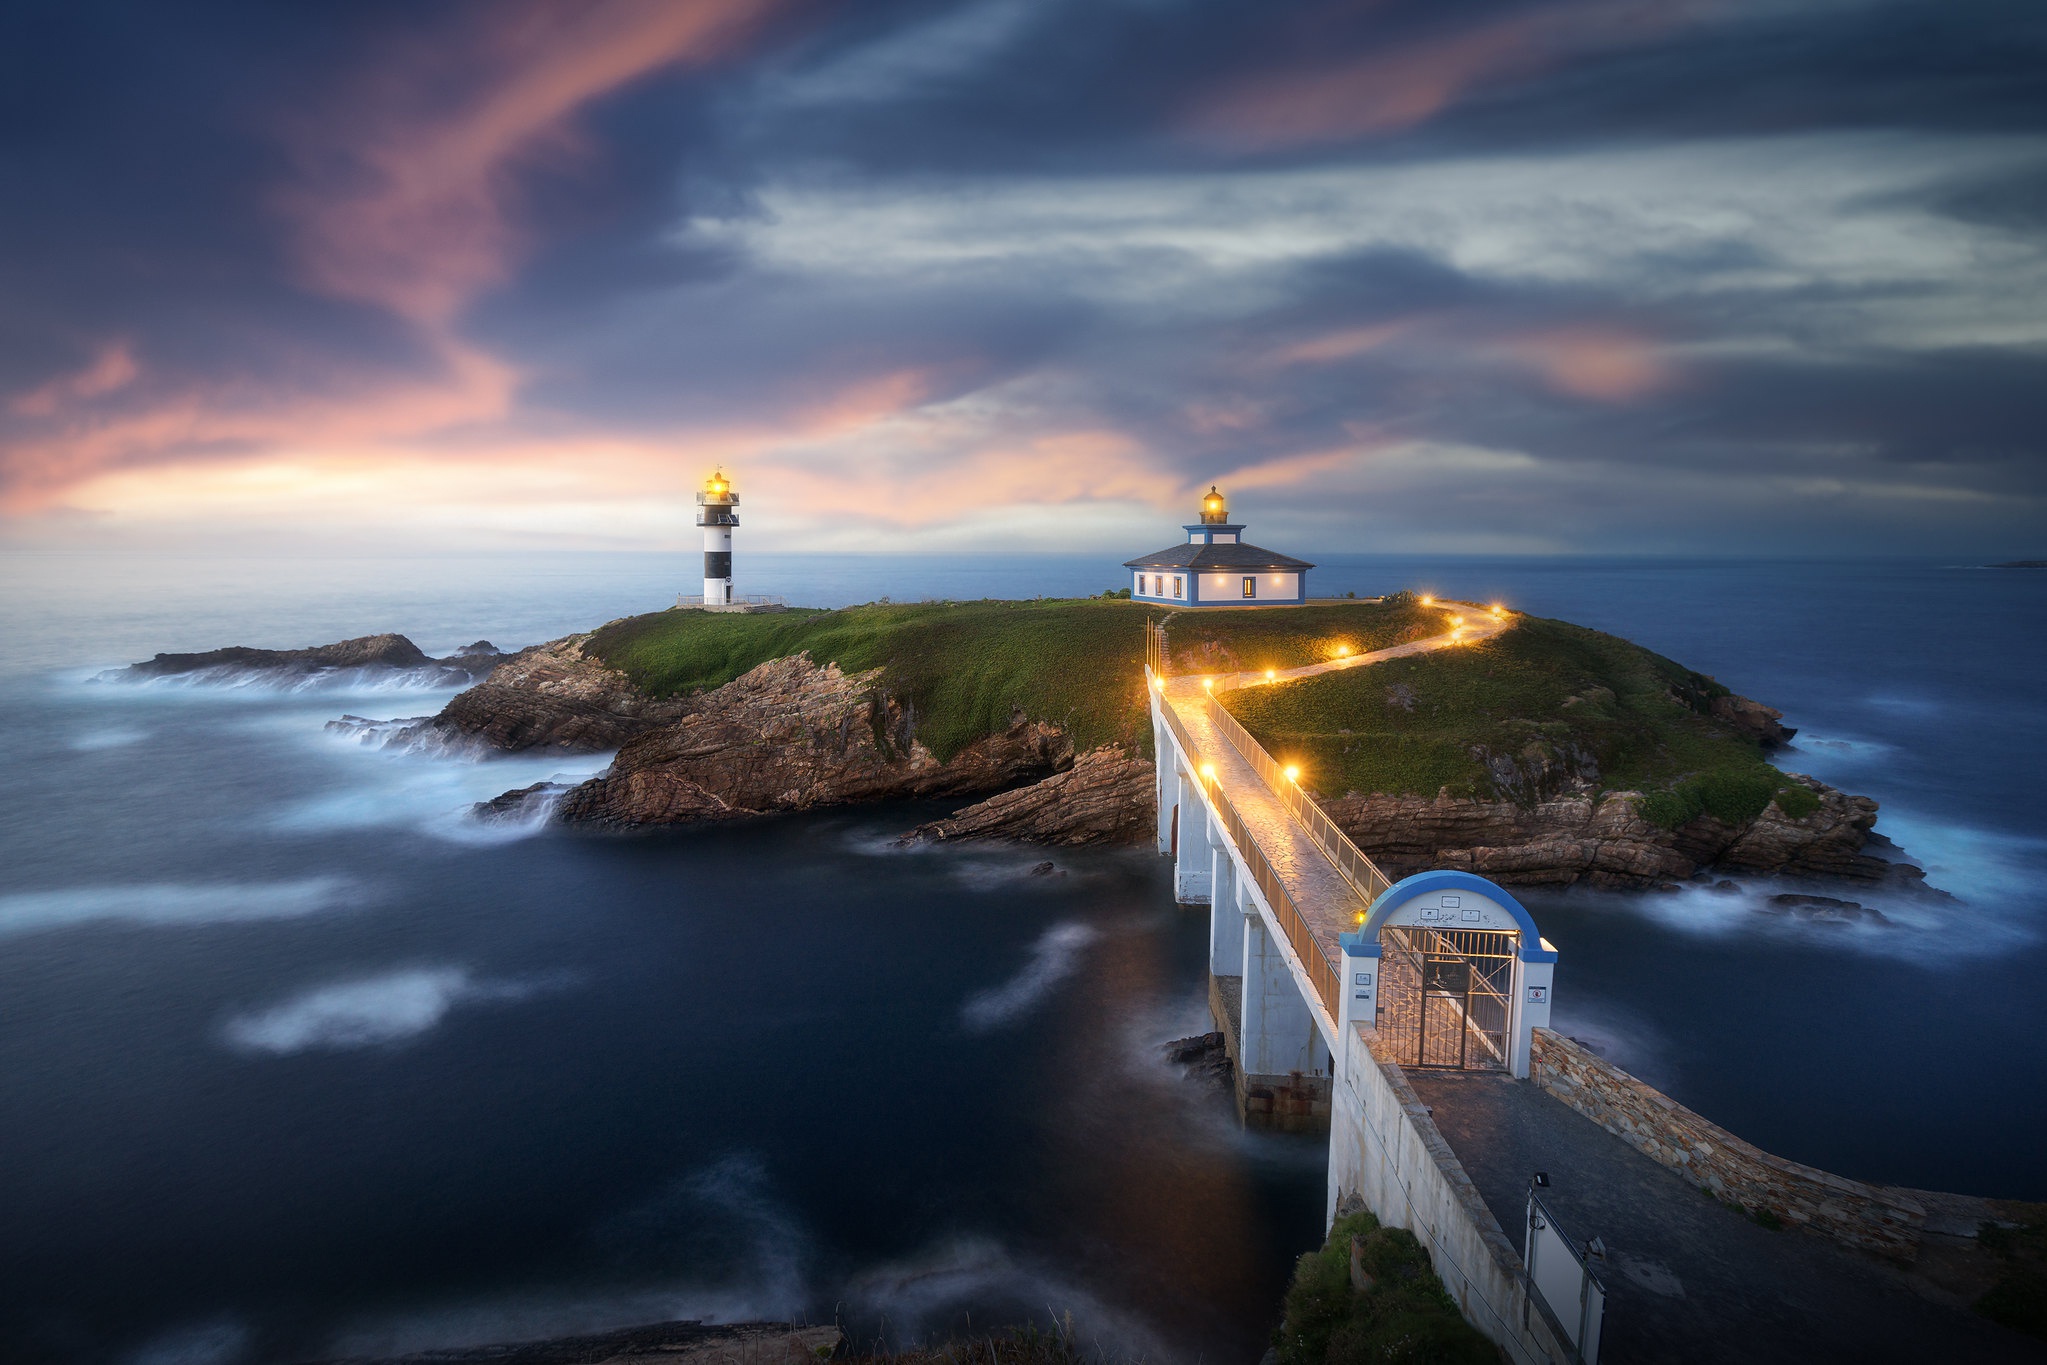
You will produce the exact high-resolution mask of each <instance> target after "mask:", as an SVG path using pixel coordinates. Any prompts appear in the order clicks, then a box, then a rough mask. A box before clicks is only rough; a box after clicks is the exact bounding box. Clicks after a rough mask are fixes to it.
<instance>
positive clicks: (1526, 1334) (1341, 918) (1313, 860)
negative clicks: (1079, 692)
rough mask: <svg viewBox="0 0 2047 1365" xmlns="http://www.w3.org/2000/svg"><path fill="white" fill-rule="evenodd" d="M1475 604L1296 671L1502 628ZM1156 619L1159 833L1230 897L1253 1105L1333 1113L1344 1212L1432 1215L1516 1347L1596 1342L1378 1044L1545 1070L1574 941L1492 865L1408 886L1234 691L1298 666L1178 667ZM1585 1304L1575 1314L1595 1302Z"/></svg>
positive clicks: (1232, 1016) (1395, 1220) (1338, 1195)
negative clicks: (1231, 708)
mask: <svg viewBox="0 0 2047 1365" xmlns="http://www.w3.org/2000/svg"><path fill="white" fill-rule="evenodd" d="M1470 611H1471V612H1472V614H1473V617H1474V618H1478V619H1479V620H1481V621H1482V622H1483V624H1478V625H1474V626H1473V627H1470V628H1469V634H1467V633H1466V631H1465V630H1463V629H1460V630H1456V631H1453V633H1451V634H1449V635H1445V636H1442V637H1438V638H1437V639H1435V640H1432V641H1420V642H1416V643H1414V644H1410V645H1404V646H1400V647H1398V648H1397V649H1396V650H1391V651H1381V652H1379V653H1375V654H1367V655H1361V656H1357V657H1354V658H1349V659H1344V660H1338V661H1333V662H1332V663H1330V664H1325V665H1311V666H1309V667H1307V668H1304V669H1291V670H1288V671H1287V673H1286V674H1285V680H1291V679H1293V678H1298V677H1302V676H1306V675H1308V674H1311V673H1315V672H1320V671H1325V670H1327V669H1331V668H1348V667H1360V666H1368V665H1370V664H1371V663H1374V662H1376V661H1378V660H1379V659H1381V658H1384V657H1387V656H1388V655H1390V654H1393V653H1402V654H1405V653H1413V652H1417V651H1418V650H1421V649H1428V648H1442V647H1446V646H1448V645H1451V644H1454V643H1463V642H1465V641H1466V640H1468V639H1470V638H1474V637H1480V636H1481V634H1491V633H1494V632H1495V631H1496V630H1498V629H1500V628H1502V623H1501V622H1499V621H1496V620H1493V619H1491V618H1489V617H1485V616H1483V613H1482V609H1479V608H1470ZM1147 636H1148V638H1147V643H1148V650H1147V654H1148V660H1149V661H1148V663H1147V666H1146V669H1145V674H1146V682H1147V685H1148V688H1149V693H1150V698H1151V715H1152V731H1153V741H1154V745H1155V749H1154V752H1155V753H1156V754H1157V755H1158V763H1157V773H1158V784H1159V785H1158V848H1159V851H1160V852H1161V853H1165V854H1170V855H1171V856H1172V857H1173V859H1174V873H1173V885H1174V894H1175V897H1176V898H1177V899H1178V900H1179V901H1180V902H1181V903H1182V904H1188V905H1203V904H1205V905H1207V906H1208V907H1209V973H1210V1006H1211V1008H1212V1010H1213V1011H1214V1013H1215V1015H1216V1018H1217V1021H1218V1023H1219V1024H1220V1025H1221V1027H1222V1031H1223V1033H1224V1036H1225V1038H1226V1039H1227V1041H1228V1046H1229V1050H1230V1058H1231V1061H1232V1062H1234V1063H1235V1068H1236V1073H1237V1102H1238V1106H1239V1111H1240V1113H1242V1114H1243V1116H1244V1117H1245V1119H1246V1121H1247V1122H1249V1123H1254V1124H1262V1125H1267V1126H1272V1127H1280V1128H1290V1129H1308V1130H1318V1131H1319V1130H1321V1129H1323V1128H1324V1127H1326V1128H1327V1129H1328V1131H1329V1134H1330V1161H1329V1197H1328V1211H1327V1212H1328V1217H1329V1218H1331V1219H1334V1217H1335V1216H1336V1214H1337V1212H1338V1210H1339V1207H1340V1206H1343V1207H1350V1206H1354V1205H1355V1204H1356V1203H1358V1202H1362V1203H1363V1204H1364V1205H1365V1206H1367V1207H1369V1208H1371V1209H1372V1211H1373V1212H1374V1213H1375V1214H1377V1215H1378V1217H1379V1219H1380V1221H1381V1222H1383V1223H1386V1224H1389V1225H1392V1226H1398V1227H1406V1228H1409V1229H1411V1230H1413V1231H1414V1232H1415V1234H1416V1236H1418V1237H1420V1238H1421V1240H1422V1242H1423V1244H1424V1245H1425V1246H1427V1247H1428V1248H1429V1252H1430V1257H1431V1260H1432V1261H1433V1263H1434V1264H1435V1265H1436V1267H1437V1271H1438V1273H1439V1275H1441V1277H1442V1279H1443V1282H1444V1284H1445V1286H1446V1287H1448V1288H1449V1289H1450V1291H1451V1293H1452V1294H1453V1295H1454V1296H1455V1297H1456V1298H1457V1299H1458V1302H1459V1303H1460V1305H1462V1306H1463V1308H1464V1310H1465V1316H1466V1317H1467V1318H1468V1319H1470V1320H1471V1321H1472V1322H1473V1323H1474V1325H1476V1326H1478V1327H1479V1329H1480V1330H1481V1331H1483V1332H1485V1333H1486V1335H1487V1336H1489V1337H1491V1338H1492V1339H1493V1340H1494V1341H1496V1342H1498V1343H1499V1344H1500V1345H1501V1346H1502V1347H1503V1348H1505V1349H1506V1350H1507V1352H1508V1354H1509V1355H1510V1357H1511V1358H1513V1359H1515V1360H1517V1361H1529V1362H1535V1361H1552V1360H1554V1361H1568V1360H1573V1359H1576V1358H1578V1357H1577V1356H1575V1355H1574V1353H1573V1349H1572V1346H1573V1342H1574V1341H1575V1339H1576V1336H1577V1335H1578V1334H1577V1332H1576V1331H1574V1330H1572V1329H1575V1328H1577V1327H1578V1326H1579V1324H1578V1323H1577V1322H1576V1321H1575V1320H1574V1321H1573V1322H1572V1323H1571V1324H1570V1326H1569V1327H1568V1328H1567V1327H1566V1326H1565V1325H1564V1324H1562V1323H1560V1322H1557V1321H1553V1320H1550V1319H1551V1318H1552V1316H1553V1315H1550V1314H1548V1313H1547V1312H1546V1311H1545V1310H1544V1309H1543V1307H1542V1305H1541V1302H1540V1300H1539V1299H1538V1300H1535V1301H1533V1302H1532V1301H1531V1298H1530V1294H1529V1280H1528V1276H1527V1275H1526V1273H1525V1271H1524V1268H1523V1267H1522V1265H1521V1258H1520V1256H1519V1254H1518V1253H1517V1252H1516V1251H1515V1249H1514V1248H1513V1246H1512V1245H1511V1244H1510V1243H1508V1242H1507V1241H1506V1238H1505V1235H1504V1233H1503V1232H1502V1230H1501V1229H1500V1227H1499V1225H1498V1222H1497V1220H1494V1219H1492V1218H1491V1217H1490V1216H1489V1215H1486V1216H1483V1217H1475V1216H1473V1215H1474V1213H1477V1214H1481V1215H1482V1214H1483V1204H1482V1202H1480V1201H1479V1200H1478V1199H1477V1197H1476V1195H1475V1192H1474V1191H1472V1190H1471V1189H1469V1188H1463V1189H1459V1188H1455V1187H1454V1184H1455V1182H1454V1179H1453V1178H1451V1177H1450V1175H1449V1174H1448V1172H1456V1178H1459V1179H1461V1172H1458V1171H1456V1160H1455V1158H1454V1157H1449V1155H1448V1153H1447V1151H1441V1152H1438V1151H1435V1150H1431V1144H1430V1143H1428V1142H1427V1141H1425V1140H1423V1139H1424V1138H1425V1136H1426V1135H1425V1134H1424V1133H1422V1132H1421V1131H1420V1130H1418V1129H1416V1128H1415V1127H1414V1125H1412V1124H1411V1123H1408V1122H1407V1121H1406V1118H1407V1116H1406V1115H1405V1114H1404V1113H1403V1112H1402V1111H1403V1109H1404V1108H1406V1107H1408V1106H1419V1104H1420V1102H1419V1100H1417V1099H1415V1098H1414V1097H1413V1095H1412V1092H1411V1091H1407V1090H1406V1087H1405V1086H1404V1085H1402V1084H1400V1082H1399V1079H1398V1077H1399V1072H1398V1062H1397V1061H1396V1062H1395V1067H1394V1070H1393V1072H1392V1074H1391V1075H1388V1074H1385V1073H1384V1072H1383V1071H1382V1068H1381V1065H1380V1058H1379V1055H1378V1052H1377V1051H1375V1049H1377V1050H1379V1051H1385V1052H1387V1053H1389V1054H1390V1055H1392V1054H1397V1055H1399V1056H1402V1057H1405V1059H1406V1060H1407V1061H1408V1062H1409V1064H1411V1065H1445V1066H1455V1067H1457V1068H1459V1069H1465V1068H1471V1069H1485V1070H1496V1071H1500V1072H1503V1073H1505V1074H1508V1075H1512V1076H1518V1077H1526V1076H1527V1075H1528V1074H1529V1061H1530V1056H1531V1049H1532V1036H1533V1030H1534V1029H1535V1028H1536V1027H1538V1026H1540V1025H1545V1024H1547V1023H1548V1020H1549V992H1550V985H1551V974H1552V973H1553V971H1554V969H1555V963H1556V952H1555V950H1554V949H1553V948H1551V947H1550V945H1549V944H1547V943H1545V942H1544V941H1543V940H1542V938H1541V935H1540V934H1539V933H1538V932H1537V930H1536V927H1535V923H1534V921H1533V920H1532V919H1531V918H1530V917H1529V915H1528V912H1527V911H1526V910H1525V909H1524V908H1522V906H1521V905H1520V903H1519V902H1518V901H1516V900H1515V899H1514V898H1513V897H1512V896H1510V895H1508V894H1507V893H1506V892H1505V891H1504V890H1502V889H1501V888H1500V887H1498V886H1495V885H1494V884H1493V883H1491V882H1489V881H1486V880H1485V879H1483V878H1480V877H1475V876H1472V875H1470V874H1468V873H1462V872H1431V873H1424V874H1421V875H1419V876H1414V877H1409V878H1407V879H1405V880H1403V881H1400V882H1397V883H1395V882H1390V881H1389V880H1388V879H1387V877H1386V876H1385V874H1383V873H1382V872H1380V870H1379V869H1378V868H1377V867H1376V866H1374V865H1373V864H1372V861H1371V860H1370V859H1369V858H1367V857H1366V856H1365V855H1364V854H1363V853H1362V852H1360V851H1359V850H1358V849H1357V847H1356V846H1355V845H1354V844H1352V843H1351V841H1350V839H1349V838H1348V837H1347V836H1345V835H1344V834H1343V832H1342V831H1341V830H1339V829H1337V827H1336V825H1335V824H1334V822H1333V821H1331V820H1330V819H1329V818H1328V816H1326V815H1324V814H1323V812H1322V810H1321V808H1320V807H1319V806H1317V805H1316V804H1315V802H1314V801H1313V800H1312V799H1311V798H1310V797H1309V796H1308V794H1307V793H1306V792H1305V791H1303V790H1302V789H1301V787H1300V786H1299V785H1298V784H1297V783H1296V782H1295V781H1294V775H1293V774H1291V773H1290V772H1289V771H1288V770H1287V769H1286V767H1285V766H1284V765H1282V764H1281V763H1279V762H1278V761H1277V760H1275V759H1274V758H1273V757H1272V756H1271V755H1270V754H1268V753H1267V752H1266V751H1265V750H1264V748H1263V747H1262V746H1260V745H1259V744H1258V742H1257V741H1256V740H1255V739H1253V738H1252V737H1251V736H1250V735H1249V734H1248V733H1247V732H1246V731H1245V730H1244V729H1243V727H1242V726H1241V725H1239V724H1238V723H1237V722H1236V720H1235V719H1234V718H1233V717H1232V716H1231V715H1230V714H1229V712H1228V710H1227V709H1225V707H1224V706H1223V704H1222V702H1221V701H1220V700H1219V699H1218V695H1217V694H1218V693H1225V692H1228V691H1230V690H1233V689H1235V688H1238V687H1243V686H1257V685H1269V684H1275V683H1277V682H1278V681H1281V678H1280V676H1279V675H1277V674H1229V675H1208V676H1199V677H1185V676H1174V675H1172V674H1171V673H1169V672H1168V671H1167V667H1166V658H1167V652H1166V648H1165V641H1164V637H1163V630H1162V629H1161V628H1159V627H1156V626H1147ZM1389 1059H1390V1056H1389ZM1403 1092H1405V1093H1403ZM1429 1132H1430V1133H1433V1132H1434V1129H1433V1126H1431V1127H1430V1128H1429ZM1433 1146H1434V1147H1437V1148H1440V1147H1441V1146H1442V1142H1441V1139H1440V1137H1437V1138H1436V1140H1435V1143H1434V1144H1433ZM1443 1157H1448V1161H1447V1163H1446V1162H1445V1161H1444V1160H1442V1158H1443ZM1446 1166H1447V1168H1448V1171H1447V1172H1446ZM1463 1184H1464V1186H1466V1187H1469V1184H1470V1182H1469V1181H1468V1180H1464V1181H1463ZM1466 1206H1471V1207H1466ZM1481 1224H1484V1225H1486V1226H1481ZM1569 1307H1570V1310H1571V1312H1572V1315H1573V1317H1574V1319H1575V1318H1576V1317H1577V1316H1578V1311H1577V1310H1578V1308H1579V1304H1578V1303H1577V1302H1575V1301H1574V1302H1573V1303H1572V1304H1571V1305H1570V1306H1569ZM1588 1344H1593V1343H1588ZM1595 1351H1596V1345H1595Z"/></svg>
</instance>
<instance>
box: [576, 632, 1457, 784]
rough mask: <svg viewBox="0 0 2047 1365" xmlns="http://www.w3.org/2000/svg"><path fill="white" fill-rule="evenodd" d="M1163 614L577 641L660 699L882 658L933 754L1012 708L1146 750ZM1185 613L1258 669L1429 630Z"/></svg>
mask: <svg viewBox="0 0 2047 1365" xmlns="http://www.w3.org/2000/svg"><path fill="white" fill-rule="evenodd" d="M1163 615H1165V613H1164V612H1163V611H1161V610H1159V609H1156V608H1147V607H1145V606H1144V605H1143V604H1140V603H1131V602H1127V601H1111V600H1103V599H1099V598H1086V599H1080V600H1050V601H1035V602H1010V601H983V602H916V603H900V604H891V603H885V602H884V603H873V604H870V605H868V606H862V607H848V608H846V609H844V610H842V611H789V612H777V613H767V614H762V615H737V614H726V613H712V612H704V611H688V610H677V611H663V612H656V613H653V614H652V615H648V616H635V617H630V618H628V619H626V620H623V621H614V622H613V623H612V624H610V625H608V626H606V627H604V628H603V629H602V630H600V631H598V632H597V633H596V634H595V635H593V636H592V637H591V639H590V641H589V642H588V644H586V645H585V646H584V648H585V649H586V651H587V652H589V653H591V654H594V655H596V656H597V657H599V658H601V659H603V660H604V661H605V662H607V663H609V664H611V665H612V666H613V667H615V668H618V669H620V670H622V671H623V672H624V673H625V674H626V675H627V676H628V677H630V678H631V679H632V680H633V681H634V682H635V683H636V684H638V685H639V686H640V687H641V688H643V689H645V690H646V691H648V692H651V693H654V694H655V695H657V696H673V695H677V694H685V693H689V692H695V691H698V690H701V689H704V688H711V687H720V686H723V685H724V684H725V683H728V682H731V681H732V680H733V679H734V678H737V677H738V676H739V675H740V674H742V673H744V672H746V671H747V670H748V669H750V668H753V667H754V666H755V665H757V664H760V663H764V662H766V661H767V660H769V659H776V658H781V657H783V656H784V655H789V654H796V653H799V652H801V651H804V650H808V651H809V652H810V657H811V658H813V659H815V660H817V661H818V662H819V663H837V664H838V665H839V666H840V667H841V668H843V669H845V670H847V671H848V672H858V671H865V670H867V669H871V668H879V669H882V670H883V675H882V679H881V685H882V686H883V687H884V688H885V689H886V690H887V691H888V692H889V693H890V694H891V695H893V696H895V697H897V698H898V699H900V700H902V701H905V702H907V703H909V704H910V705H911V706H913V707H914V708H915V710H916V717H917V720H916V730H917V737H918V738H919V739H920V740H922V741H923V742H924V744H926V745H927V746H928V747H929V748H930V749H931V750H932V751H933V752H934V753H936V754H937V755H938V756H939V757H940V758H948V757H950V756H951V755H953V754H954V753H957V752H958V751H959V750H960V749H961V748H963V747H965V746H966V745H968V744H971V743H972V742H973V741H975V740H976V739H979V738H981V737H982V736H984V735H989V734H995V733H998V732H1000V731H1001V730H1003V729H1006V728H1007V727H1008V725H1009V720H1010V715H1011V713H1012V712H1013V711H1017V710H1020V711H1022V712H1023V713H1024V714H1025V715H1027V716H1030V717H1032V718H1033V719H1037V720H1048V721H1051V722H1053V723H1055V724H1057V725H1059V726H1061V727H1062V728H1064V729H1065V730H1066V732H1067V733H1068V734H1069V735H1071V736H1072V737H1073V742H1074V746H1075V747H1076V748H1077V749H1080V750H1083V751H1085V750H1087V749H1089V748H1092V747H1094V746H1095V745H1098V744H1104V743H1112V742H1120V743H1126V744H1132V745H1135V746H1137V747H1138V748H1140V749H1142V750H1144V751H1147V752H1148V751H1149V749H1150V747H1151V727H1150V725H1149V724H1148V723H1147V722H1146V719H1145V701H1144V630H1143V623H1144V621H1145V620H1146V619H1147V618H1152V619H1157V618H1159V617H1161V616H1163ZM1189 619H1190V618H1189V617H1188V616H1187V615H1186V614H1184V613H1183V614H1181V615H1178V616H1176V617H1174V628H1175V633H1174V636H1173V642H1174V645H1175V647H1176V648H1178V647H1179V646H1180V645H1181V644H1182V643H1187V644H1189V645H1190V647H1193V646H1198V647H1200V648H1202V649H1205V650H1208V651H1209V652H1210V654H1211V655H1212V656H1213V657H1224V656H1229V657H1238V656H1240V657H1242V658H1244V659H1245V660H1247V661H1248V662H1247V663H1246V664H1245V665H1244V666H1245V667H1253V666H1255V667H1260V668H1265V667H1286V666H1288V665H1289V663H1290V662H1305V661H1307V660H1308V659H1311V658H1327V657H1329V656H1330V655H1331V654H1333V653H1334V650H1335V647H1336V644H1337V643H1338V642H1343V643H1348V644H1350V645H1351V647H1352V648H1353V649H1356V650H1364V649H1372V648H1376V647H1377V644H1378V643H1384V642H1386V641H1389V640H1391V639H1393V638H1398V637H1399V635H1400V634H1401V633H1402V632H1405V631H1411V630H1417V629H1419V630H1421V633H1423V634H1427V633H1430V632H1431V631H1433V630H1435V629H1438V627H1436V626H1435V625H1434V624H1433V623H1434V622H1435V621H1436V620H1437V615H1436V614H1424V613H1418V612H1417V611H1416V610H1415V609H1413V608H1408V607H1395V606H1381V605H1380V604H1378V603H1372V602H1353V603H1345V604H1343V605H1330V606H1316V607H1307V608H1302V609H1300V610H1295V611H1270V610H1267V611H1222V612H1214V613H1210V614H1207V615H1205V616H1204V617H1203V618H1202V619H1201V621H1200V624H1199V629H1198V631H1197V630H1195V629H1193V628H1191V627H1188V626H1187V625H1186V623H1187V622H1188V621H1189ZM1318 651H1319V652H1318Z"/></svg>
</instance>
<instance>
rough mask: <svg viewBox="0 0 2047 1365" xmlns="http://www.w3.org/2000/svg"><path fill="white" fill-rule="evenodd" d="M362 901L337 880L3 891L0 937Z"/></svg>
mask: <svg viewBox="0 0 2047 1365" xmlns="http://www.w3.org/2000/svg"><path fill="white" fill-rule="evenodd" d="M361 899H362V896H361V890H360V888H359V887H358V886H357V884H356V883H354V882H351V881H349V880H348V879H346V878H341V877H305V878H301V879H300V880H297V881H288V882H242V883H233V882H222V883H204V882H199V883H183V882H147V883H142V884H139V885H132V886H81V887H71V888H69V889H66V890H62V891H18V892H13V893H11V894H8V895H4V896H0V935H7V934H27V933H34V932H36V931H38V930H44V929H63V928H69V927H71V926H73V925H79V924H90V923H93V922H95V921H106V920H113V921H120V922H124V923H128V924H147V925H164V926H169V925H193V924H225V923H236V922H242V921H251V920H277V919H298V918H300V917H302V916H305V915H315V914H319V913H320V912H322V911H325V910H336V909H341V908H344V907H346V906H348V905H351V904H353V903H356V902H358V901H359V900H361Z"/></svg>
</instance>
